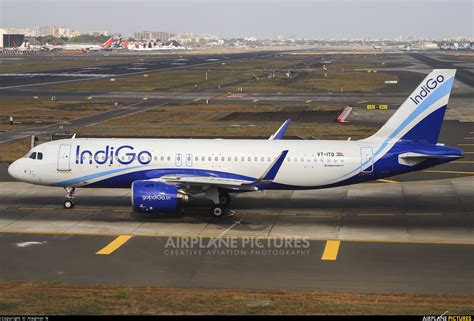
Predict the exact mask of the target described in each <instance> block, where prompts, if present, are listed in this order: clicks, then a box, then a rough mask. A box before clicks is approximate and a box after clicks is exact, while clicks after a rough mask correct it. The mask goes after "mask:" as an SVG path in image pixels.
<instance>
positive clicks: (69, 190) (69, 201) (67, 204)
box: [64, 187, 76, 209]
mask: <svg viewBox="0 0 474 321" xmlns="http://www.w3.org/2000/svg"><path fill="white" fill-rule="evenodd" d="M64 190H65V191H66V200H65V201H64V208H65V209H70V208H73V207H74V196H73V195H74V192H75V190H76V189H75V188H74V187H65V188H64Z"/></svg>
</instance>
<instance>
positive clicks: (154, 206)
mask: <svg viewBox="0 0 474 321" xmlns="http://www.w3.org/2000/svg"><path fill="white" fill-rule="evenodd" d="M180 200H183V201H186V200H187V196H186V195H184V194H182V193H180V192H179V191H178V187H177V186H176V185H169V184H166V183H162V182H154V181H149V180H143V181H135V182H133V183H132V207H133V210H134V211H135V212H139V213H164V212H174V211H176V210H177V209H178V205H179V202H180Z"/></svg>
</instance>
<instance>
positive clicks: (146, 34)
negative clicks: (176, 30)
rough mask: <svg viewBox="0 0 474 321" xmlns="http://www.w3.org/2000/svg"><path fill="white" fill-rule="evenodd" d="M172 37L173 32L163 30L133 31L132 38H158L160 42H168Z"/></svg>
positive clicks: (147, 39) (148, 39)
mask: <svg viewBox="0 0 474 321" xmlns="http://www.w3.org/2000/svg"><path fill="white" fill-rule="evenodd" d="M173 37H174V34H172V33H170V32H163V31H139V32H134V33H133V38H134V39H136V40H146V41H150V40H160V41H161V42H168V41H170V40H171V39H172V38H173Z"/></svg>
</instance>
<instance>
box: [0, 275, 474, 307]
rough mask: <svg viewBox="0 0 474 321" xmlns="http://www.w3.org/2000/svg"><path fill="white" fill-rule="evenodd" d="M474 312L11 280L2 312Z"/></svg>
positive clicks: (447, 301) (343, 297)
mask: <svg viewBox="0 0 474 321" xmlns="http://www.w3.org/2000/svg"><path fill="white" fill-rule="evenodd" d="M446 310H448V311H449V314H472V313H473V310H474V304H473V297H472V295H430V294H378V293H347V292H310V291H245V290H204V289H174V288H172V289H166V288H158V287H129V286H109V285H90V286H88V285H75V284H57V283H33V282H17V281H6V282H1V283H0V314H2V315H20V314H21V315H25V314H36V315H43V314H45V315H50V314H160V315H176V314H202V315H207V314H227V315H229V314H230V315H232V314H234V315H235V314H274V315H279V314H364V315H370V314H420V315H441V314H442V313H444V312H445V311H446Z"/></svg>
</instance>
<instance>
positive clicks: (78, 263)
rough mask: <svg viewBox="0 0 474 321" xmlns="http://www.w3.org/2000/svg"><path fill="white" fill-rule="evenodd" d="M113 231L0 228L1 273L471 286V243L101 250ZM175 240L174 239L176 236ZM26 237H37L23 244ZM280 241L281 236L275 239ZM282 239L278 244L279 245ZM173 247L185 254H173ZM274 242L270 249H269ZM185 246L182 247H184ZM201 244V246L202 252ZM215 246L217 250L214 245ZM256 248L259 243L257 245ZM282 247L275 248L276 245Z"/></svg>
mask: <svg viewBox="0 0 474 321" xmlns="http://www.w3.org/2000/svg"><path fill="white" fill-rule="evenodd" d="M113 239H114V238H113V237H106V236H77V235H24V234H23V235H18V234H8V235H7V234H3V235H0V240H1V241H0V252H1V253H3V255H4V257H7V258H8V260H2V264H1V265H0V278H1V279H3V280H30V281H50V282H66V283H83V284H97V283H100V284H114V285H115V284H123V285H143V286H160V287H180V288H214V289H229V288H232V289H258V290H262V289H264V290H324V291H357V292H415V293H420V292H429V293H436V294H441V293H458V294H472V293H473V291H474V286H473V284H472V282H470V280H472V277H473V269H472V267H473V264H474V256H473V246H472V245H433V244H396V243H360V242H343V243H342V244H341V245H340V250H339V251H340V253H339V255H338V259H337V260H336V261H323V260H321V256H322V254H323V251H324V247H325V242H321V241H310V242H309V246H308V247H307V248H305V250H307V251H308V253H307V254H304V255H302V254H301V255H297V254H294V255H290V254H286V255H278V254H275V255H271V254H270V255H268V254H263V253H264V250H267V252H268V253H272V251H273V250H280V249H279V248H278V247H276V246H270V247H265V248H264V249H256V248H252V247H250V246H248V245H247V246H242V242H236V243H237V244H236V245H235V246H234V247H233V249H232V251H231V252H232V253H233V254H227V255H225V254H220V255H217V254H216V253H217V252H221V251H222V252H226V248H223V247H221V246H220V245H216V246H215V247H211V248H209V249H206V248H205V247H206V246H207V244H209V243H208V242H209V241H210V240H209V239H205V240H203V241H204V242H203V243H204V244H205V245H204V246H203V247H204V248H203V249H200V247H198V246H195V247H193V248H188V249H187V250H188V251H192V250H193V249H194V251H195V254H187V255H186V254H184V252H181V251H179V249H177V247H174V246H170V245H169V244H168V246H167V243H168V242H169V239H168V238H146V237H134V238H132V239H131V240H130V241H128V242H127V243H126V244H125V245H124V246H123V247H122V248H120V249H119V250H118V251H116V252H114V253H113V254H111V255H97V254H95V252H96V251H98V250H100V249H101V248H102V247H104V246H105V245H106V244H107V243H109V242H111V241H113ZM175 240H176V239H175ZM25 242H34V243H33V244H31V245H29V246H24V247H21V244H25ZM276 245H277V244H276ZM277 246H278V245H277ZM176 250H177V252H176V253H183V254H170V253H173V252H174V251H176ZM268 250H269V251H268ZM183 251H184V250H183ZM199 251H200V252H199ZM212 251H214V252H212ZM257 251H260V253H258V252H257ZM277 253H278V252H277Z"/></svg>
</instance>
